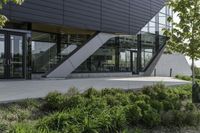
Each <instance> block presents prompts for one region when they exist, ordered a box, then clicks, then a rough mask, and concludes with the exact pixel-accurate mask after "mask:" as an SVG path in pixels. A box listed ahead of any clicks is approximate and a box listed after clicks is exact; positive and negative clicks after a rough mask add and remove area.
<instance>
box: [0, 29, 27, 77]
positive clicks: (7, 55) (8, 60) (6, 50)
mask: <svg viewBox="0 0 200 133" xmlns="http://www.w3.org/2000/svg"><path fill="white" fill-rule="evenodd" d="M0 34H3V35H4V54H5V55H4V57H5V58H4V60H5V63H4V77H3V78H2V79H25V77H26V76H25V75H26V71H25V68H26V46H25V43H26V41H25V37H26V33H24V32H20V31H19V32H17V31H16V30H15V31H12V30H4V29H2V30H0ZM12 35H14V36H22V54H23V55H22V77H11V70H10V65H11V40H10V39H11V36H12Z"/></svg>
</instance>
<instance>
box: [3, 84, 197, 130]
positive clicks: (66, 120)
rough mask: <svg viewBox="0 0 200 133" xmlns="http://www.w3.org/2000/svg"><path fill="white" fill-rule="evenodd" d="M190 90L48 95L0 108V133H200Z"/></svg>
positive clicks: (156, 88)
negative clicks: (199, 132)
mask: <svg viewBox="0 0 200 133" xmlns="http://www.w3.org/2000/svg"><path fill="white" fill-rule="evenodd" d="M191 95H192V94H191V86H190V85H184V86H177V87H165V86H164V85H163V84H157V85H154V86H148V87H144V88H143V89H142V90H141V91H123V90H121V89H103V90H101V91H97V90H95V89H93V88H90V89H88V90H87V91H85V92H84V93H81V94H80V93H79V92H78V91H77V90H76V89H75V88H71V89H70V90H69V91H68V92H67V93H66V94H62V93H59V92H52V93H49V94H48V95H47V96H46V97H45V98H44V99H35V100H34V99H32V100H23V101H19V102H16V103H10V104H1V105H0V133H4V132H5V133H7V132H10V133H143V132H144V133H148V132H149V133H150V132H153V133H154V132H155V133H160V132H163V133H173V132H181V133H182V132H183V133H184V132H185V133H186V132H189V131H190V132H194V133H195V132H198V127H199V126H200V109H199V108H198V106H197V105H195V104H193V103H192V102H191Z"/></svg>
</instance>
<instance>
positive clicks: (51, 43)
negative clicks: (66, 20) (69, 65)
mask: <svg viewBox="0 0 200 133" xmlns="http://www.w3.org/2000/svg"><path fill="white" fill-rule="evenodd" d="M90 36H91V35H90V34H64V35H61V34H54V33H43V32H34V31H33V32H32V72H33V73H44V72H47V71H49V70H50V69H51V68H52V67H53V66H55V65H57V64H58V63H59V62H60V61H62V59H63V58H64V57H66V56H68V55H69V54H70V53H71V52H73V51H74V50H76V49H77V48H79V47H81V46H82V44H84V42H85V41H87V40H88V38H90Z"/></svg>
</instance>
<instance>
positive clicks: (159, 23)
mask: <svg viewBox="0 0 200 133" xmlns="http://www.w3.org/2000/svg"><path fill="white" fill-rule="evenodd" d="M169 16H173V13H172V10H171V9H170V8H169V7H167V6H165V7H163V8H162V9H161V10H160V12H159V13H158V14H156V16H155V17H153V18H152V19H151V21H150V22H149V23H148V24H146V25H145V27H144V28H142V30H141V31H142V32H148V33H152V34H156V33H157V32H159V35H163V31H162V29H163V28H169V29H171V28H172V25H171V23H169V22H168V21H167V18H168V17H169Z"/></svg>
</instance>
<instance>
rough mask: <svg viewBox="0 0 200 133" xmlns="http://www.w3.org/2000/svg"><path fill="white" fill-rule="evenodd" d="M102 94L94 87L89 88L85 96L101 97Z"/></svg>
mask: <svg viewBox="0 0 200 133" xmlns="http://www.w3.org/2000/svg"><path fill="white" fill-rule="evenodd" d="M100 95H101V94H100V92H99V91H97V90H96V89H94V88H89V89H88V90H86V91H85V92H84V93H83V96H84V97H86V98H92V97H99V96H100Z"/></svg>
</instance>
